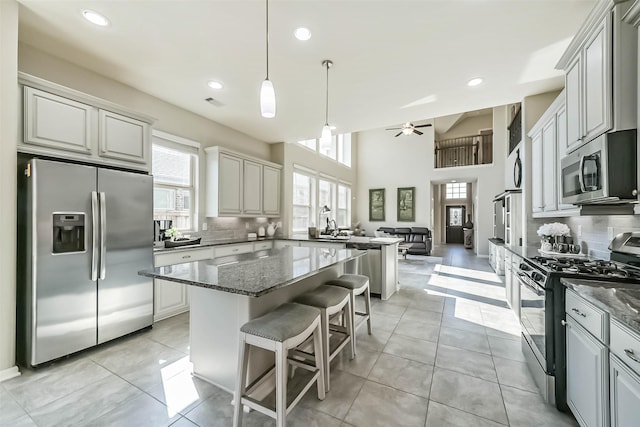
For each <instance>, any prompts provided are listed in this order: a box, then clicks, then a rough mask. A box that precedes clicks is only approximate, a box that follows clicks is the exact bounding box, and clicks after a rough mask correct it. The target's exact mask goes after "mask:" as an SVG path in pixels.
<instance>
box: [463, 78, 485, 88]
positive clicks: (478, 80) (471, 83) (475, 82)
mask: <svg viewBox="0 0 640 427" xmlns="http://www.w3.org/2000/svg"><path fill="white" fill-rule="evenodd" d="M483 81H484V80H483V79H482V77H476V78H474V79H471V80H469V81H468V82H467V86H471V87H473V86H478V85H479V84H481V83H482V82H483Z"/></svg>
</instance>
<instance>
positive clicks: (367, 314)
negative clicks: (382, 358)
mask: <svg viewBox="0 0 640 427" xmlns="http://www.w3.org/2000/svg"><path fill="white" fill-rule="evenodd" d="M326 284H327V285H331V286H340V287H343V288H345V289H348V290H349V291H351V309H352V310H353V318H354V319H355V316H356V315H358V316H361V317H362V318H363V319H365V320H366V321H367V332H368V333H369V335H371V292H370V291H369V278H368V277H367V276H363V275H361V274H343V275H342V276H340V277H338V278H337V279H333V280H329V281H328V282H327V283H326ZM362 294H364V307H365V311H364V312H360V311H356V296H357V295H362ZM354 321H355V320H354ZM363 323H364V321H363V322H362V323H360V324H359V325H358V327H359V326H361V325H362V324H363ZM354 330H355V327H354ZM355 341H356V336H355V333H354V335H353V342H354V348H355ZM354 351H355V350H354Z"/></svg>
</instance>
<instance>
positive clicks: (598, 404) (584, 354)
mask: <svg viewBox="0 0 640 427" xmlns="http://www.w3.org/2000/svg"><path fill="white" fill-rule="evenodd" d="M566 328H567V403H568V404H569V407H570V408H571V411H572V412H573V415H574V416H575V417H576V419H577V420H578V423H580V425H581V426H582V427H604V426H608V425H609V423H608V416H607V414H608V412H607V407H608V389H609V382H608V373H609V370H608V364H609V357H608V353H609V349H608V348H607V347H606V346H605V345H604V344H602V343H601V342H599V341H598V340H596V339H595V338H594V337H593V336H592V335H591V334H590V333H588V332H587V331H586V330H585V329H584V328H582V327H581V326H580V325H579V324H578V323H577V322H575V321H574V320H573V319H572V318H571V316H567V323H566Z"/></svg>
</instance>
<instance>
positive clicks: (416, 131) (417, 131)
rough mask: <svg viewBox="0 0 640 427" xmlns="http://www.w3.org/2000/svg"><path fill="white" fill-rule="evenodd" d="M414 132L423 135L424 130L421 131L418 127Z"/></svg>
mask: <svg viewBox="0 0 640 427" xmlns="http://www.w3.org/2000/svg"><path fill="white" fill-rule="evenodd" d="M413 133H417V134H418V135H422V134H423V133H424V132H420V131H419V130H418V129H414V130H413Z"/></svg>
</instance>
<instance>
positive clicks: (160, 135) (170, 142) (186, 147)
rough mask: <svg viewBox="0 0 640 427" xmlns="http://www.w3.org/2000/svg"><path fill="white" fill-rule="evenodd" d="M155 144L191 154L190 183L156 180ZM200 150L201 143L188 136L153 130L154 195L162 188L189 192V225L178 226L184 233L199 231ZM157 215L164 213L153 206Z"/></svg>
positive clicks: (154, 215)
mask: <svg viewBox="0 0 640 427" xmlns="http://www.w3.org/2000/svg"><path fill="white" fill-rule="evenodd" d="M154 146H157V147H161V148H164V149H167V150H173V151H176V152H179V153H182V154H186V155H188V156H189V181H190V182H189V184H178V183H167V182H162V181H160V182H158V181H156V178H155V176H154V175H153V151H154ZM199 151H200V143H198V142H196V141H192V140H189V139H186V138H182V137H179V136H176V135H171V134H168V133H165V132H161V131H156V130H154V131H152V140H151V152H152V159H151V174H152V176H153V190H154V196H155V191H156V189H161V190H176V191H185V190H186V192H188V194H189V204H190V206H189V208H188V209H185V210H188V211H189V221H188V223H189V227H176V228H177V229H178V230H179V231H180V232H182V233H189V232H196V231H198V189H199V172H198V166H199ZM156 215H162V214H160V213H158V211H156V209H155V206H154V208H153V217H154V219H156Z"/></svg>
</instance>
